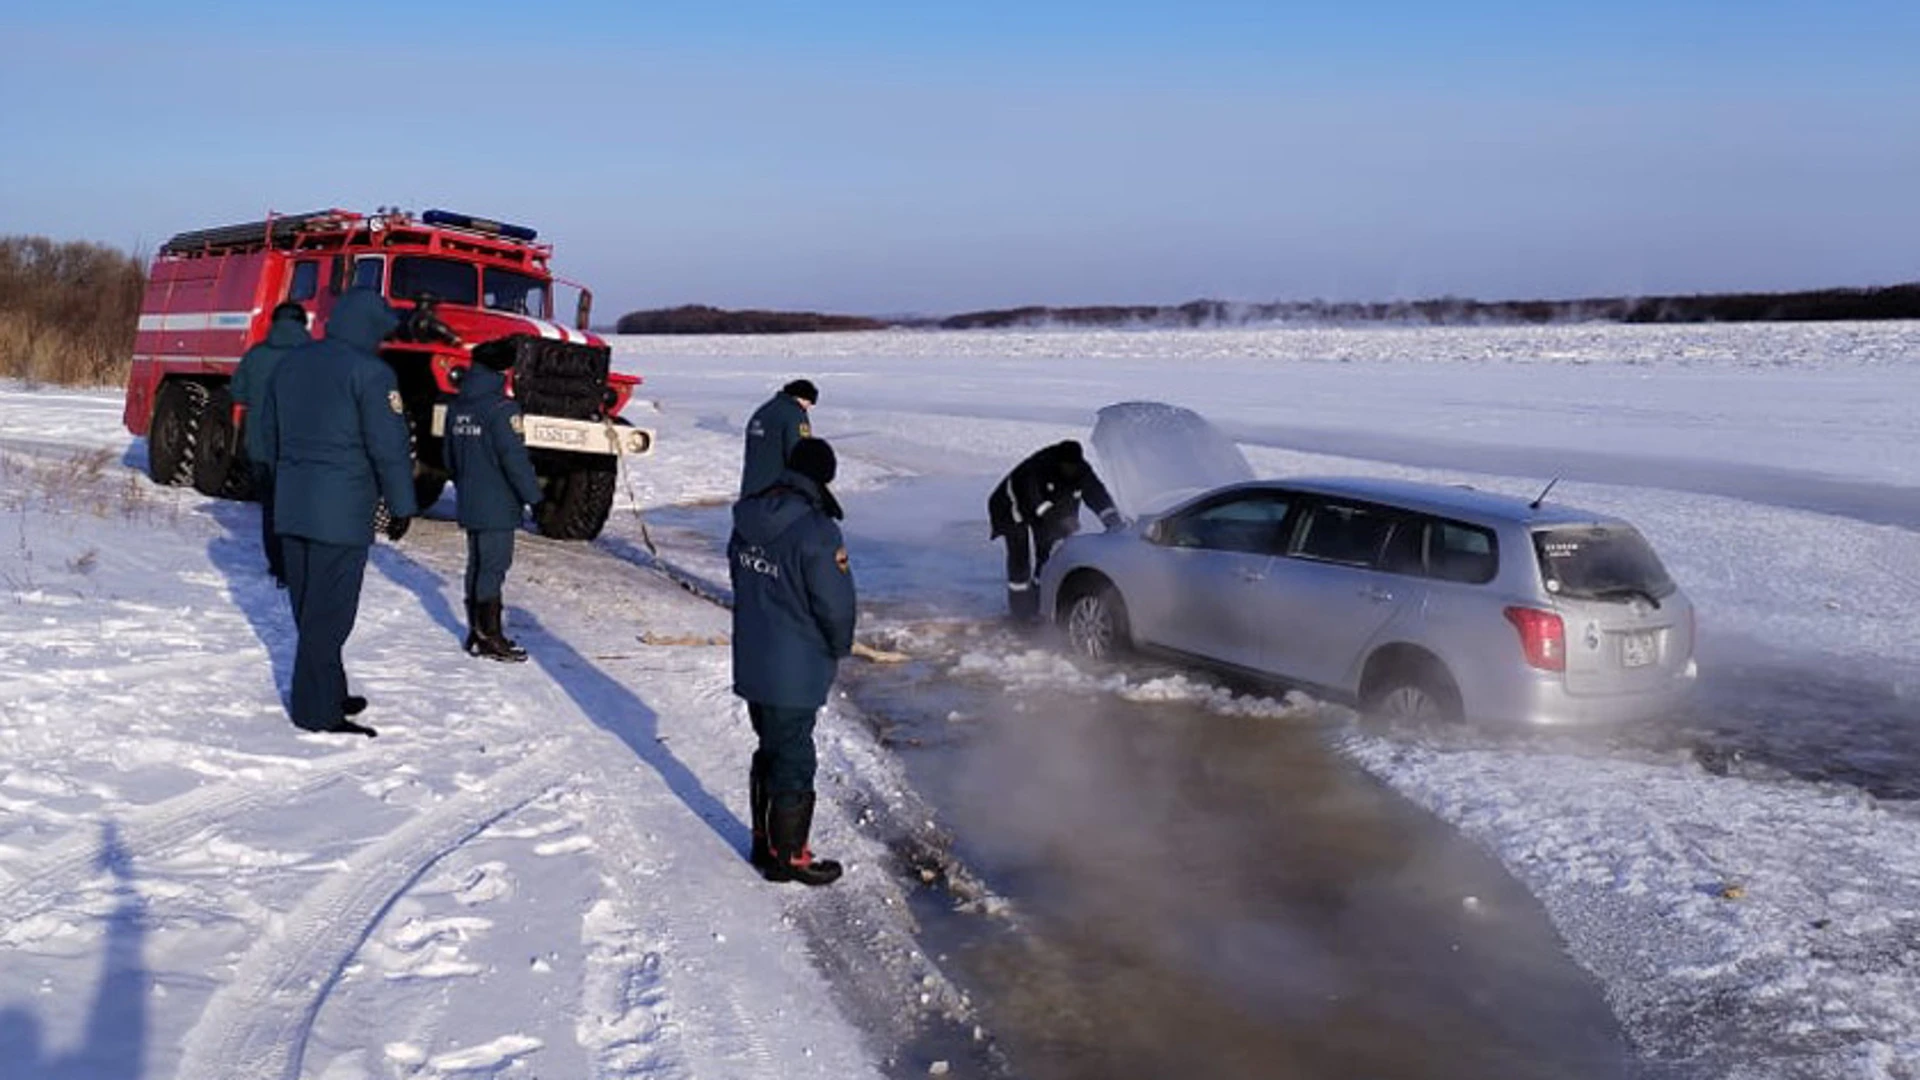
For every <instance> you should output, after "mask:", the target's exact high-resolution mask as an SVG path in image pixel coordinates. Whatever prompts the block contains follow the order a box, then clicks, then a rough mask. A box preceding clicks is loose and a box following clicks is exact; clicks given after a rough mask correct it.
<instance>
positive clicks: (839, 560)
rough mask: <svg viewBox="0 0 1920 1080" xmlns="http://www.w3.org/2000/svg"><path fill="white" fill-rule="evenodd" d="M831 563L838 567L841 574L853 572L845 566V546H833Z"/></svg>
mask: <svg viewBox="0 0 1920 1080" xmlns="http://www.w3.org/2000/svg"><path fill="white" fill-rule="evenodd" d="M833 565H835V566H837V567H839V568H840V572H841V573H843V574H850V573H852V572H853V571H851V570H849V569H848V568H847V549H846V548H844V547H841V548H835V549H834V550H833Z"/></svg>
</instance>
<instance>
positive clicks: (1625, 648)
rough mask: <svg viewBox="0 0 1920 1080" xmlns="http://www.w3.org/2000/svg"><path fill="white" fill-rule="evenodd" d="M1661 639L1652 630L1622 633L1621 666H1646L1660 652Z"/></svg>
mask: <svg viewBox="0 0 1920 1080" xmlns="http://www.w3.org/2000/svg"><path fill="white" fill-rule="evenodd" d="M1659 651H1660V643H1659V639H1658V638H1657V637H1656V636H1655V635H1654V632H1653V631H1651V630H1640V631H1636V632H1634V633H1631V634H1622V635H1620V666H1621V667H1646V666H1647V665H1648V664H1651V663H1653V661H1654V658H1655V657H1656V656H1657V655H1658V654H1659Z"/></svg>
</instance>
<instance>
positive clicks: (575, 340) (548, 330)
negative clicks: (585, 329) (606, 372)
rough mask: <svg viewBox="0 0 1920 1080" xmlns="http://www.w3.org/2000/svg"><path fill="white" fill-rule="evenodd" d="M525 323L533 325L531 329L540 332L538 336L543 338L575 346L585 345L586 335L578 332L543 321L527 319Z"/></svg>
mask: <svg viewBox="0 0 1920 1080" xmlns="http://www.w3.org/2000/svg"><path fill="white" fill-rule="evenodd" d="M527 321H528V322H530V323H532V324H533V328H534V329H535V330H538V331H539V332H540V336H541V337H543V338H553V339H555V340H558V341H565V342H570V343H572V344H575V345H585V344H587V335H585V334H583V333H581V332H580V331H578V330H574V329H572V328H570V327H566V326H562V325H561V324H559V323H555V322H548V321H547V320H545V319H528V320H527Z"/></svg>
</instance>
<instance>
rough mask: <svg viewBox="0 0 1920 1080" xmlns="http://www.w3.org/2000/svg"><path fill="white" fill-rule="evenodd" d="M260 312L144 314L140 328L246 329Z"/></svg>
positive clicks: (142, 329)
mask: <svg viewBox="0 0 1920 1080" xmlns="http://www.w3.org/2000/svg"><path fill="white" fill-rule="evenodd" d="M256 314H258V313H257V312H252V311H196V312H193V313H191V314H181V315H142V316H140V322H139V325H138V327H137V328H138V329H139V330H140V331H141V332H143V333H150V332H153V331H156V330H245V329H246V328H247V327H248V326H249V325H250V324H251V323H252V322H253V317H254V316H255V315H256Z"/></svg>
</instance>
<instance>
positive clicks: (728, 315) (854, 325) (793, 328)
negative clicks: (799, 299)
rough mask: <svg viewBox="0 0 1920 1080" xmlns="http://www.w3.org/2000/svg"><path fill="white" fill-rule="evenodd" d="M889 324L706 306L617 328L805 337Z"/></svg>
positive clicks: (626, 318)
mask: <svg viewBox="0 0 1920 1080" xmlns="http://www.w3.org/2000/svg"><path fill="white" fill-rule="evenodd" d="M887 326H888V324H887V323H885V322H882V321H880V320H878V319H868V318H864V317H862V316H858V315H821V314H819V313H817V312H812V311H727V310H724V309H722V308H716V307H707V306H705V305H703V304H688V305H686V306H684V307H676V308H661V309H658V310H655V311H630V312H628V313H627V314H625V315H622V316H620V321H619V323H618V324H617V326H616V329H617V330H618V332H619V333H622V334H804V333H816V332H820V331H826V330H884V329H886V327H887Z"/></svg>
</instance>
